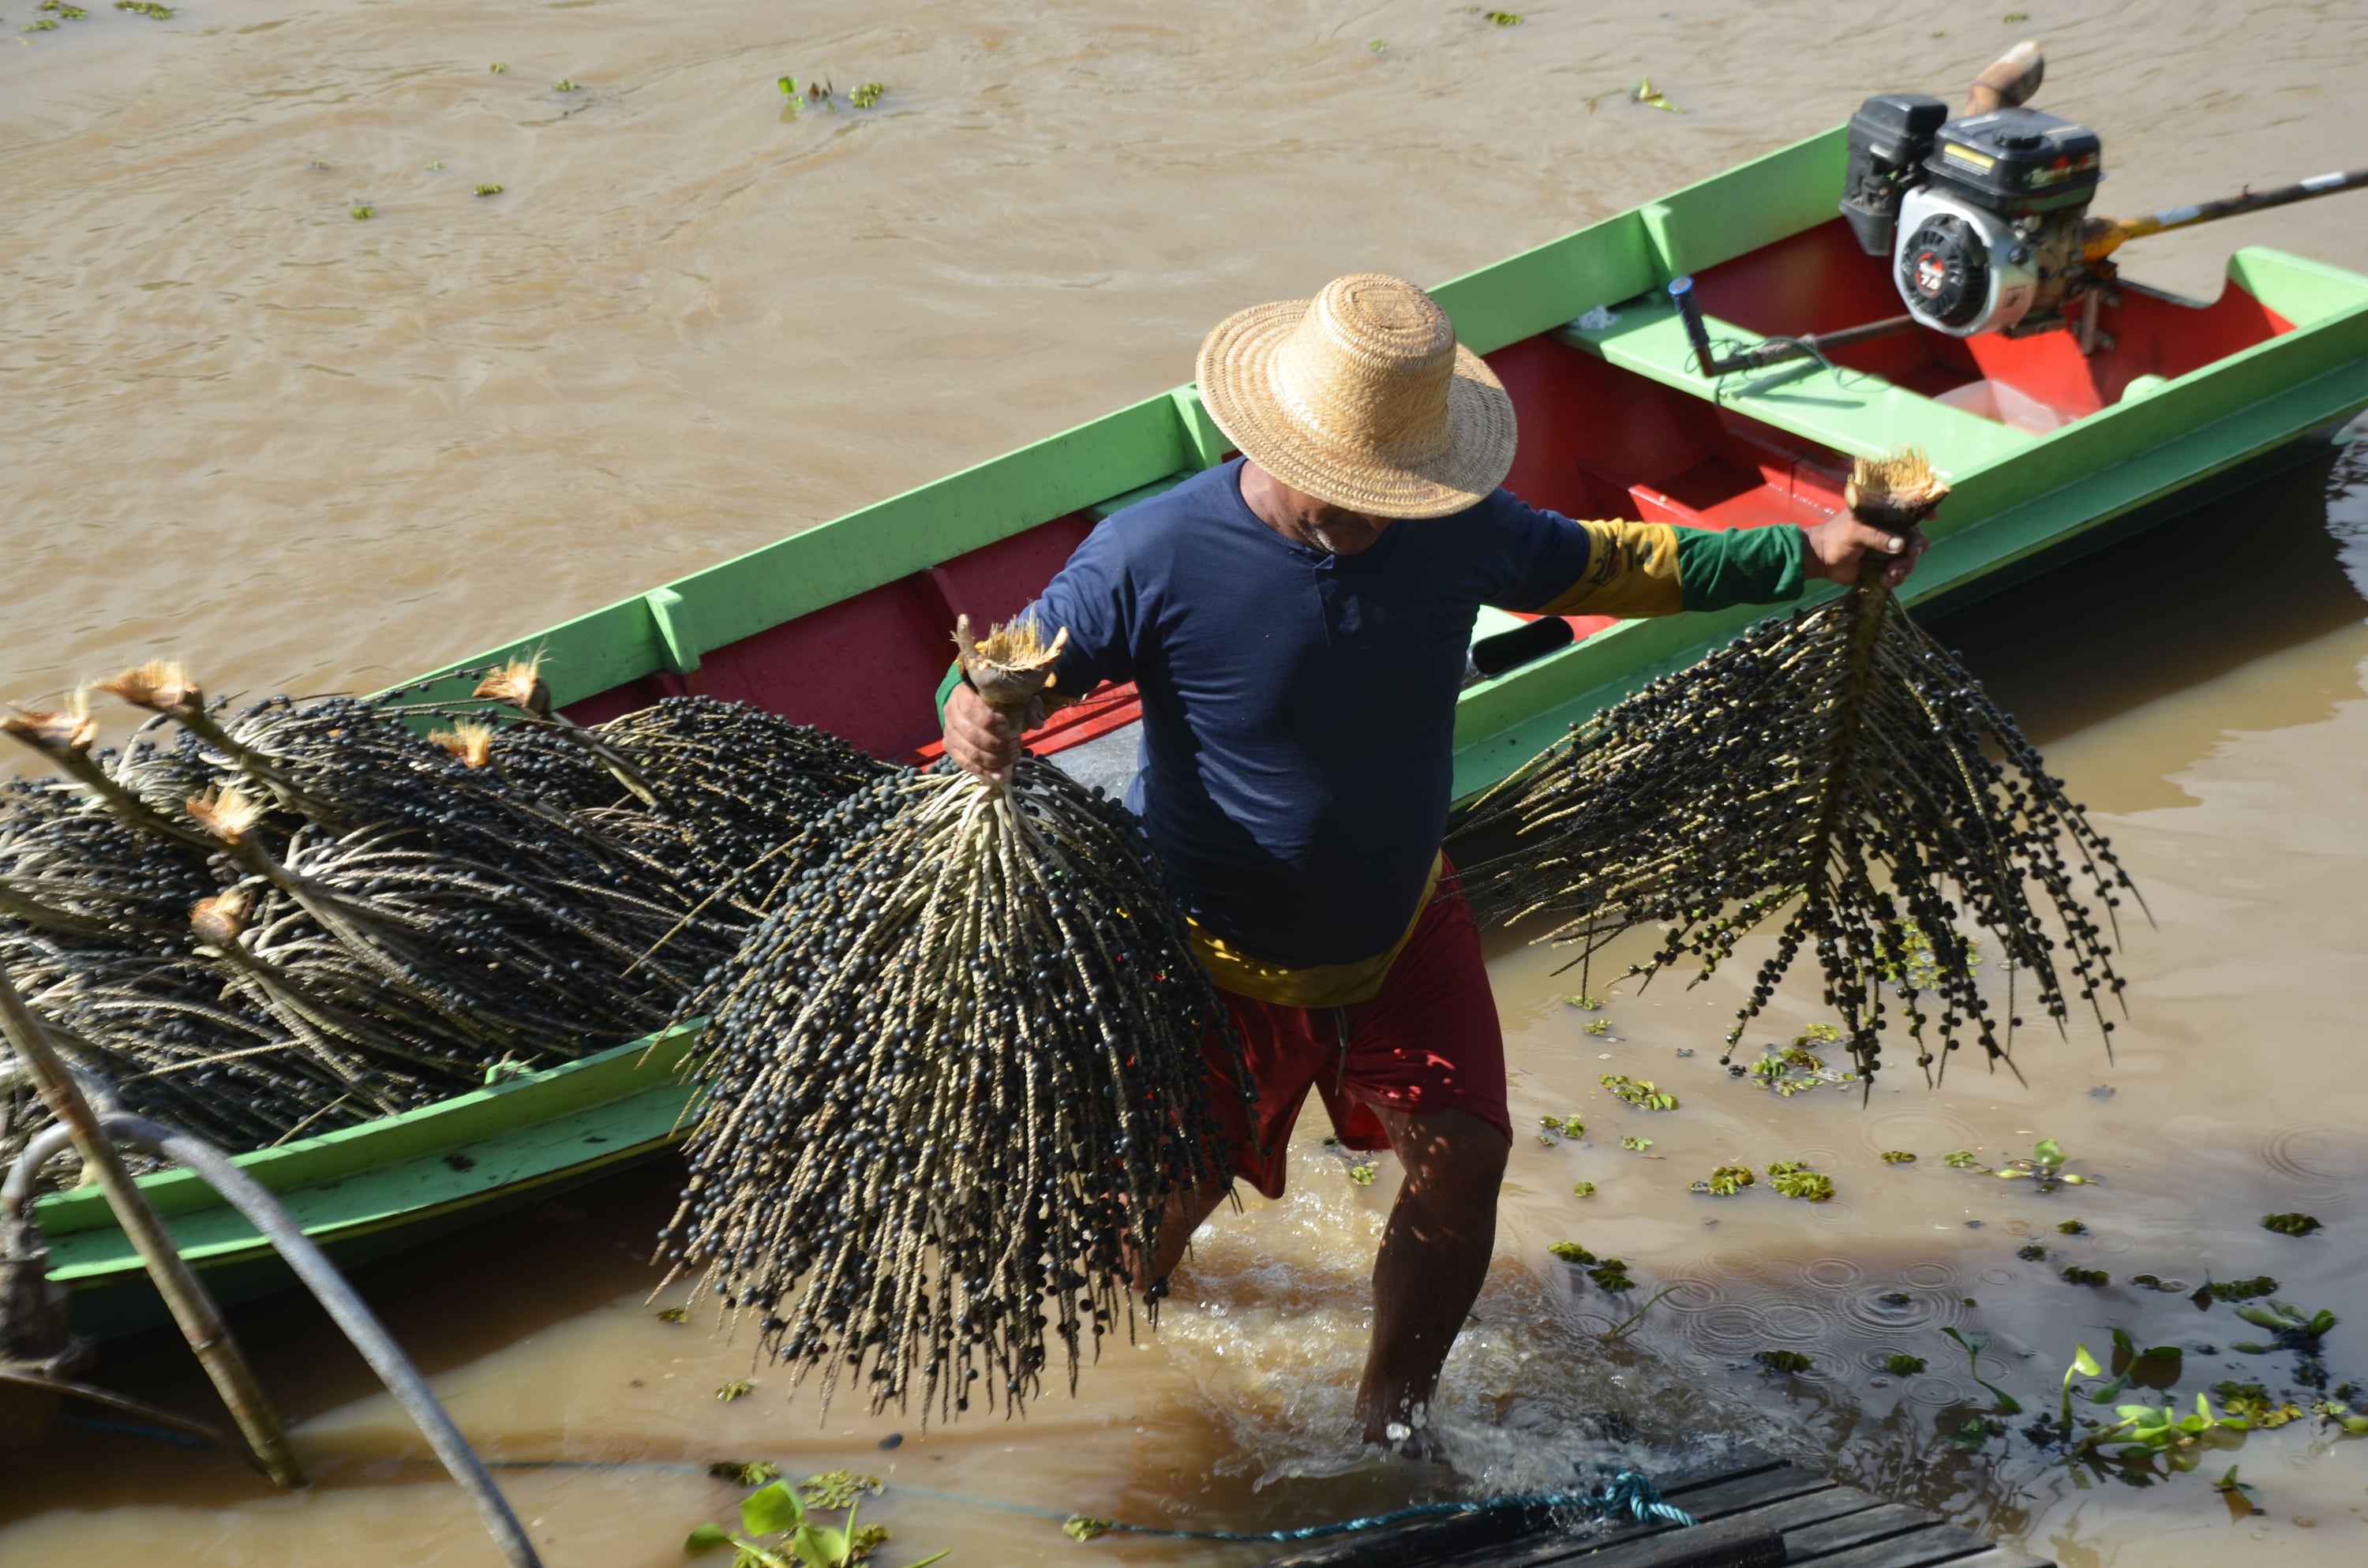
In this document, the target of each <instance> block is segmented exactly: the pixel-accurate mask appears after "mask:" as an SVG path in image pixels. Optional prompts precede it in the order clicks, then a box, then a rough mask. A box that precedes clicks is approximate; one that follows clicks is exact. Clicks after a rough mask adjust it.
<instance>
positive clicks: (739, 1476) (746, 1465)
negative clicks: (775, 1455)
mask: <svg viewBox="0 0 2368 1568" xmlns="http://www.w3.org/2000/svg"><path fill="white" fill-rule="evenodd" d="M707 1473H708V1474H710V1475H712V1476H713V1477H714V1478H715V1479H716V1480H718V1481H728V1482H730V1483H733V1484H734V1486H762V1485H764V1484H765V1483H767V1482H768V1481H778V1480H780V1476H781V1467H780V1465H777V1464H775V1463H773V1462H772V1461H771V1460H717V1461H716V1462H715V1463H713V1464H712V1465H709V1466H708V1467H707Z"/></svg>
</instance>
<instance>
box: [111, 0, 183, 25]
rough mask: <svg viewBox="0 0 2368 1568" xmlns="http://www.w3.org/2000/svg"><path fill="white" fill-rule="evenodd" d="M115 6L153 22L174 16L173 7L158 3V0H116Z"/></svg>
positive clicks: (163, 20) (164, 20)
mask: <svg viewBox="0 0 2368 1568" xmlns="http://www.w3.org/2000/svg"><path fill="white" fill-rule="evenodd" d="M115 8H116V9H117V10H119V11H130V12H131V13H132V14H133V15H134V16H140V17H147V18H148V19H149V20H150V21H152V22H166V21H170V20H172V17H173V7H171V6H162V5H158V4H156V0H115Z"/></svg>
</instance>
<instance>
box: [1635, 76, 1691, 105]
mask: <svg viewBox="0 0 2368 1568" xmlns="http://www.w3.org/2000/svg"><path fill="white" fill-rule="evenodd" d="M1629 97H1631V98H1633V99H1634V100H1635V101H1636V102H1638V103H1640V104H1643V105H1644V106H1645V107H1646V108H1657V109H1666V110H1668V112H1669V113H1671V114H1683V113H1685V112H1686V111H1685V110H1683V109H1681V108H1679V107H1678V106H1677V105H1675V104H1673V103H1671V102H1670V101H1669V100H1668V97H1665V96H1664V95H1663V94H1662V92H1661V90H1660V89H1659V88H1658V87H1656V86H1655V85H1653V78H1651V77H1650V76H1647V77H1645V79H1644V80H1643V81H1641V82H1639V83H1637V84H1636V90H1635V91H1634V93H1631V94H1630V95H1629Z"/></svg>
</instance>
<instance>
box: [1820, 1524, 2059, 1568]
mask: <svg viewBox="0 0 2368 1568" xmlns="http://www.w3.org/2000/svg"><path fill="white" fill-rule="evenodd" d="M2011 1550H2012V1549H2010V1548H2002V1547H1993V1546H1992V1545H1990V1543H1989V1542H1987V1541H1986V1540H1983V1539H1982V1538H1981V1537H1979V1536H1977V1535H1975V1533H1974V1532H1973V1531H1971V1530H1964V1529H1959V1528H1957V1527H1956V1526H1954V1525H1944V1524H1941V1523H1940V1522H1939V1521H1937V1520H1935V1521H1934V1522H1933V1523H1931V1524H1930V1525H1929V1526H1928V1527H1927V1528H1923V1529H1920V1530H1911V1531H1909V1532H1908V1533H1907V1534H1905V1535H1896V1536H1892V1537H1890V1538H1888V1539H1887V1540H1876V1541H1869V1542H1868V1543H1867V1544H1865V1545H1864V1546H1856V1547H1852V1548H1850V1550H1849V1551H1837V1552H1834V1553H1833V1554H1831V1555H1830V1556H1826V1557H1819V1558H1815V1559H1813V1560H1812V1561H1814V1562H1816V1565H1817V1568H1939V1565H1940V1564H1941V1563H1947V1564H1949V1565H1950V1568H1959V1565H1960V1564H1964V1565H1966V1568H1970V1565H1971V1564H1972V1563H1973V1562H1975V1561H1976V1560H1983V1561H1982V1568H2029V1565H2030V1564H2032V1563H2034V1562H2039V1560H2038V1559H2036V1558H2032V1557H2029V1556H2026V1555H2024V1554H2022V1553H2020V1552H2016V1553H2014V1554H2013V1555H2011V1556H2009V1557H2001V1556H1998V1553H1999V1552H2001V1551H2011ZM2040 1568H2045V1564H2044V1563H2040Z"/></svg>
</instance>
